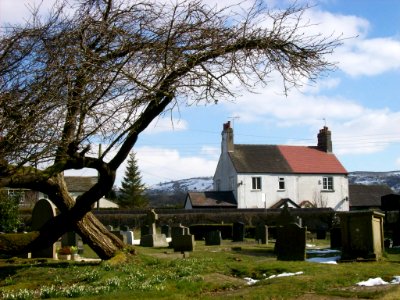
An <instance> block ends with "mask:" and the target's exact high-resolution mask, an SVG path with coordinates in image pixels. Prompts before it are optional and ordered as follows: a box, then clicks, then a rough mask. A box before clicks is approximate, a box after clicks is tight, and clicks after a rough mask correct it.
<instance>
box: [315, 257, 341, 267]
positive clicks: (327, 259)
mask: <svg viewBox="0 0 400 300" xmlns="http://www.w3.org/2000/svg"><path fill="white" fill-rule="evenodd" d="M339 259H340V256H333V257H313V258H308V259H307V261H308V262H316V263H321V264H331V265H336V264H337V261H338V260H339Z"/></svg>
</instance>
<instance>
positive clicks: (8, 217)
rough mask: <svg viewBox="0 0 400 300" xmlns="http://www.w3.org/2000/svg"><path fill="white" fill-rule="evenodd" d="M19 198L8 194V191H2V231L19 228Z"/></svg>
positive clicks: (0, 217) (0, 215) (0, 203)
mask: <svg viewBox="0 0 400 300" xmlns="http://www.w3.org/2000/svg"><path fill="white" fill-rule="evenodd" d="M18 199H19V198H18V197H17V196H14V195H8V193H7V191H0V231H3V232H14V231H16V230H17V229H18V226H19V225H20V223H21V221H20V219H19V213H18V206H19V200H18Z"/></svg>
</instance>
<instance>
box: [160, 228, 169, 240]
mask: <svg viewBox="0 0 400 300" xmlns="http://www.w3.org/2000/svg"><path fill="white" fill-rule="evenodd" d="M161 234H165V236H166V237H167V238H169V237H171V227H170V226H169V225H162V226H161Z"/></svg>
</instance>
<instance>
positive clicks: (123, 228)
mask: <svg viewBox="0 0 400 300" xmlns="http://www.w3.org/2000/svg"><path fill="white" fill-rule="evenodd" d="M119 230H120V231H130V229H129V227H128V226H126V225H121V226H119Z"/></svg>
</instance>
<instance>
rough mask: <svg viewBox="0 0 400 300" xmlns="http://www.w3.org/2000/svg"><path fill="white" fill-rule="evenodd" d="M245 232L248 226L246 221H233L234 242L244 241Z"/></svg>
mask: <svg viewBox="0 0 400 300" xmlns="http://www.w3.org/2000/svg"><path fill="white" fill-rule="evenodd" d="M245 232H246V228H245V226H244V223H242V222H235V223H233V228H232V240H233V241H234V242H243V241H244V236H245Z"/></svg>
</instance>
